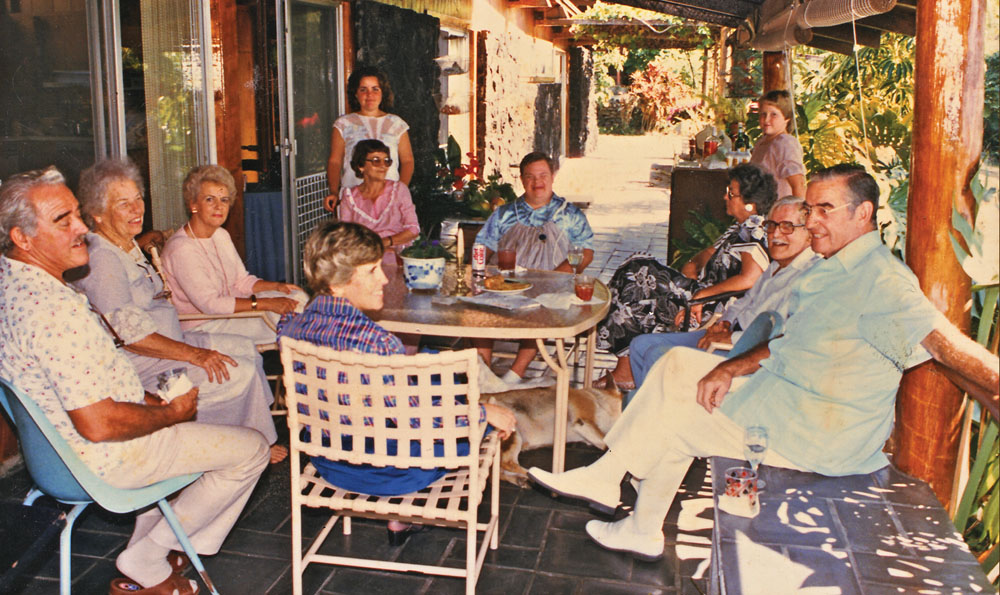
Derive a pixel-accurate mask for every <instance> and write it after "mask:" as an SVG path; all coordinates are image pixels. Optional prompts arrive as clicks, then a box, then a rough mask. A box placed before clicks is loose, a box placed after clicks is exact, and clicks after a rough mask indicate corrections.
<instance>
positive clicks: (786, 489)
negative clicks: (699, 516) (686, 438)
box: [713, 457, 881, 500]
mask: <svg viewBox="0 0 1000 595" xmlns="http://www.w3.org/2000/svg"><path fill="white" fill-rule="evenodd" d="M745 464H746V462H745V461H737V460H735V459H726V458H722V457H713V465H714V467H715V471H714V473H713V477H714V478H715V487H716V490H717V491H721V488H722V486H723V485H724V481H725V480H724V479H723V478H724V473H725V470H726V469H727V468H729V467H734V466H742V465H745ZM761 470H762V471H761V477H762V478H763V479H764V480H765V481H767V485H768V488H767V490H768V492H770V493H772V494H781V495H782V496H783V497H791V496H796V495H802V496H805V497H808V498H836V499H843V498H853V499H855V500H864V499H871V500H879V499H880V498H881V497H880V495H879V494H880V491H879V490H877V489H874V488H875V487H877V483H876V480H875V478H874V477H873V476H872V475H871V474H866V475H847V476H842V477H827V476H823V475H819V474H817V473H807V472H804V471H795V470H792V469H783V468H780V467H772V466H770V465H763V466H762V467H761Z"/></svg>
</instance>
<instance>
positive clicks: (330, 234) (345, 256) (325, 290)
mask: <svg viewBox="0 0 1000 595" xmlns="http://www.w3.org/2000/svg"><path fill="white" fill-rule="evenodd" d="M384 253H385V248H383V247H382V238H380V237H379V236H378V234H377V233H375V232H374V231H372V230H370V229H368V228H367V227H365V226H364V225H361V224H360V223H349V222H345V221H327V222H326V223H324V224H322V225H320V226H319V227H318V228H316V231H314V232H312V235H310V236H309V239H308V240H306V245H305V248H304V249H303V263H302V268H303V271H304V272H305V275H306V283H307V284H308V285H309V289H311V290H312V291H313V293H314V294H329V293H330V286H331V285H333V286H335V287H336V286H340V285H346V284H347V283H350V282H351V278H352V277H353V276H354V270H355V269H356V268H357V267H358V266H360V265H363V264H368V263H370V262H375V261H376V260H380V259H381V258H382V254H384Z"/></svg>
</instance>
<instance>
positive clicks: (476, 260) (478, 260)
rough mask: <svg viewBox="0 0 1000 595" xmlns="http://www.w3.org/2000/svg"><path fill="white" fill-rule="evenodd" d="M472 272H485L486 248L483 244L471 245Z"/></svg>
mask: <svg viewBox="0 0 1000 595" xmlns="http://www.w3.org/2000/svg"><path fill="white" fill-rule="evenodd" d="M472 270H473V272H477V273H484V272H486V246H484V245H483V244H473V245H472Z"/></svg>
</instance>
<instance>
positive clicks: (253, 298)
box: [250, 294, 257, 310]
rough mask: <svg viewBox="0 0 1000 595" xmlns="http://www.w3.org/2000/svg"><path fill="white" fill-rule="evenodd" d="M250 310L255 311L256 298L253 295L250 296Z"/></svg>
mask: <svg viewBox="0 0 1000 595" xmlns="http://www.w3.org/2000/svg"><path fill="white" fill-rule="evenodd" d="M250 309H251V310H256V309H257V296H256V295H254V294H250Z"/></svg>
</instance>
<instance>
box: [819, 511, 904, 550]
mask: <svg viewBox="0 0 1000 595" xmlns="http://www.w3.org/2000/svg"><path fill="white" fill-rule="evenodd" d="M833 505H834V508H835V509H836V513H837V517H838V519H839V520H840V523H841V524H842V525H843V527H844V531H845V532H846V534H847V540H848V542H849V543H850V544H851V546H850V547H851V549H852V550H853V551H856V552H857V551H861V552H870V553H875V552H877V551H886V552H890V553H892V554H897V555H902V556H905V555H908V554H910V553H911V552H910V551H909V550H908V549H907V546H908V543H907V542H908V541H909V540H908V539H907V538H906V537H905V536H903V535H900V534H899V531H898V529H897V528H896V524H895V523H894V522H893V519H892V517H891V516H890V514H889V511H888V510H887V509H886V508H884V507H882V506H873V505H870V504H865V503H856V502H845V501H842V500H834V501H833ZM834 547H840V546H837V545H834Z"/></svg>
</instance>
